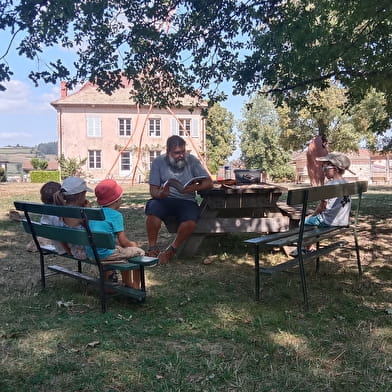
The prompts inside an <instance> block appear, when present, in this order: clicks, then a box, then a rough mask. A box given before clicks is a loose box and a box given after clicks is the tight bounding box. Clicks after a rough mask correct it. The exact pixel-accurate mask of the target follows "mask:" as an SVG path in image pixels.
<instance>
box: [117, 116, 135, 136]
mask: <svg viewBox="0 0 392 392" xmlns="http://www.w3.org/2000/svg"><path fill="white" fill-rule="evenodd" d="M131 132H132V120H131V119H130V118H119V119H118V135H119V136H131Z"/></svg>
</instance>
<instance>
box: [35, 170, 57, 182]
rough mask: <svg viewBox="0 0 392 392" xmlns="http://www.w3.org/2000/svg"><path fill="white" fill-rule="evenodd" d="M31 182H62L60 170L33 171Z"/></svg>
mask: <svg viewBox="0 0 392 392" xmlns="http://www.w3.org/2000/svg"><path fill="white" fill-rule="evenodd" d="M30 181H31V182H38V183H45V182H48V181H56V182H61V177H60V172H59V171H58V170H50V171H48V170H32V171H31V172H30Z"/></svg>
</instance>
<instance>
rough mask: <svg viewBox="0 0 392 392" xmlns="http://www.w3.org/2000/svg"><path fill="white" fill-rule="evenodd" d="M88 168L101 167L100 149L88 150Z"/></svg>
mask: <svg viewBox="0 0 392 392" xmlns="http://www.w3.org/2000/svg"><path fill="white" fill-rule="evenodd" d="M88 168H89V169H101V168H102V159H101V150H88Z"/></svg>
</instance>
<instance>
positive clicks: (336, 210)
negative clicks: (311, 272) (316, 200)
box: [290, 152, 354, 256]
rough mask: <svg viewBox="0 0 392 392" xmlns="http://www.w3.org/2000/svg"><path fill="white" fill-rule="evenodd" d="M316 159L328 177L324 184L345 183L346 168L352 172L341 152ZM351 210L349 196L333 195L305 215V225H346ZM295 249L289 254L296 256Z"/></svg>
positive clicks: (309, 249)
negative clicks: (308, 214)
mask: <svg viewBox="0 0 392 392" xmlns="http://www.w3.org/2000/svg"><path fill="white" fill-rule="evenodd" d="M316 160H318V161H320V162H323V170H324V175H325V177H326V178H327V179H328V182H327V183H326V184H325V185H336V184H345V183H347V181H346V180H345V179H344V178H343V175H344V173H345V171H346V170H348V171H349V172H350V173H352V174H354V173H353V172H352V171H351V170H350V169H349V167H350V159H349V158H348V157H347V156H346V155H344V154H341V153H338V152H335V153H330V154H327V155H326V156H324V157H318V158H316ZM350 211H351V198H350V197H349V196H343V197H334V198H332V199H327V200H322V201H321V202H320V204H319V205H318V206H317V208H316V209H315V211H314V212H313V214H312V215H310V216H308V217H306V219H305V225H311V226H320V227H328V226H347V225H348V224H349V218H350ZM302 252H303V253H309V252H312V249H311V247H307V248H303V249H302ZM297 254H298V252H297V249H295V250H293V251H292V252H290V256H297Z"/></svg>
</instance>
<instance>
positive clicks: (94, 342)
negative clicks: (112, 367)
mask: <svg viewBox="0 0 392 392" xmlns="http://www.w3.org/2000/svg"><path fill="white" fill-rule="evenodd" d="M100 344H101V342H100V341H98V340H94V341H93V342H90V343H87V344H86V347H93V348H94V347H97V346H99V345H100Z"/></svg>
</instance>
